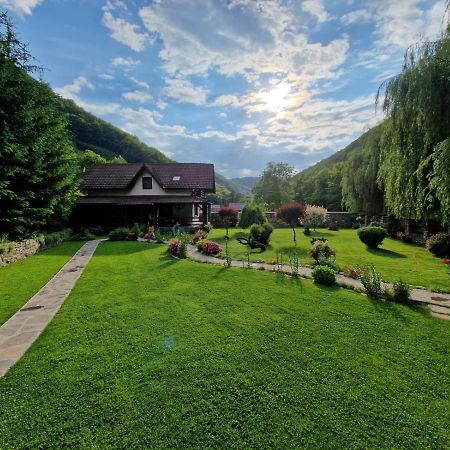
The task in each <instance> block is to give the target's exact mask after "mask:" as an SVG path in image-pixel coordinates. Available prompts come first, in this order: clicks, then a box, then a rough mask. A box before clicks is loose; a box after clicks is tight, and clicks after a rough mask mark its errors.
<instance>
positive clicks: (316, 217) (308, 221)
mask: <svg viewBox="0 0 450 450" xmlns="http://www.w3.org/2000/svg"><path fill="white" fill-rule="evenodd" d="M326 218H327V209H326V208H323V207H322V206H315V205H306V210H305V217H304V219H303V223H304V224H305V225H308V226H309V227H313V228H314V231H316V226H319V225H321V224H323V223H324V222H325V220H326Z"/></svg>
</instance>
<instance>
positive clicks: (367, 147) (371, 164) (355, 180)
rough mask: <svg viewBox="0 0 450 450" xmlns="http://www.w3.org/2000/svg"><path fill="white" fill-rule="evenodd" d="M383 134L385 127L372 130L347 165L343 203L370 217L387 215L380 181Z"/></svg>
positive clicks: (344, 166)
mask: <svg viewBox="0 0 450 450" xmlns="http://www.w3.org/2000/svg"><path fill="white" fill-rule="evenodd" d="M382 132H383V126H382V125H378V126H377V127H374V128H372V129H371V130H369V131H368V132H367V134H366V136H365V139H364V140H363V141H362V142H361V147H360V149H359V150H358V151H357V152H352V153H351V154H350V155H349V156H348V158H347V160H346V161H345V163H344V164H343V167H342V200H343V205H344V206H345V207H346V208H348V209H349V210H350V211H357V212H359V213H362V214H365V215H369V216H372V215H378V214H381V213H382V212H383V209H384V198H383V192H382V190H381V189H380V187H379V185H378V180H377V178H378V170H379V167H380V139H381V135H382Z"/></svg>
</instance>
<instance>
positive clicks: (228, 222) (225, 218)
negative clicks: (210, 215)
mask: <svg viewBox="0 0 450 450" xmlns="http://www.w3.org/2000/svg"><path fill="white" fill-rule="evenodd" d="M218 214H219V216H220V218H221V219H222V222H223V223H224V224H225V229H226V230H227V236H228V227H230V226H231V227H234V226H235V225H236V223H237V221H238V213H237V211H235V210H234V209H233V208H229V207H228V206H222V208H220V209H219V213H218Z"/></svg>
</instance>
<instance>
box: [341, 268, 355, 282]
mask: <svg viewBox="0 0 450 450" xmlns="http://www.w3.org/2000/svg"><path fill="white" fill-rule="evenodd" d="M344 275H345V276H346V277H350V278H353V279H354V280H357V279H358V270H357V269H356V268H355V267H346V268H345V269H344Z"/></svg>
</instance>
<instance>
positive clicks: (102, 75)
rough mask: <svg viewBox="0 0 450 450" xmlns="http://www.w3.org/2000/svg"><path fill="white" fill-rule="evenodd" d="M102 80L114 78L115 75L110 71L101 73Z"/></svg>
mask: <svg viewBox="0 0 450 450" xmlns="http://www.w3.org/2000/svg"><path fill="white" fill-rule="evenodd" d="M99 77H100V78H101V79H102V80H114V77H113V76H112V75H111V74H109V73H102V74H100V75H99Z"/></svg>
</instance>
